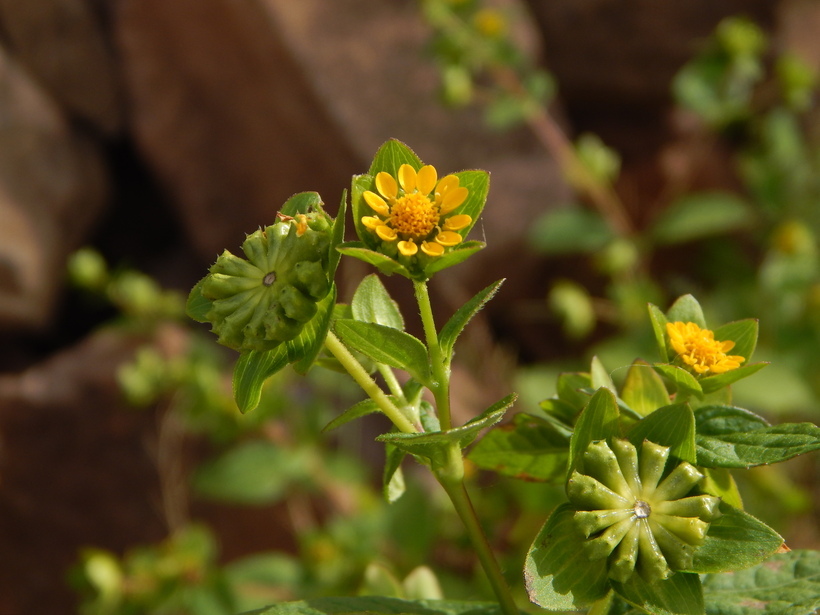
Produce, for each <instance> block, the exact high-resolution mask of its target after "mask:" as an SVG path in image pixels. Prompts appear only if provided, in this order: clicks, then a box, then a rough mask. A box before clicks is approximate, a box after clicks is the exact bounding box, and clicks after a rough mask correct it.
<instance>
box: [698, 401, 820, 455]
mask: <svg viewBox="0 0 820 615" xmlns="http://www.w3.org/2000/svg"><path fill="white" fill-rule="evenodd" d="M695 421H696V424H697V435H696V437H695V441H696V444H697V455H698V465H701V466H705V467H712V468H750V467H753V466H757V465H762V464H768V463H777V462H780V461H786V460H787V459H791V458H792V457H796V456H797V455H802V454H804V453H808V452H811V451H815V450H818V449H820V427H817V426H816V425H813V424H811V423H781V424H780V425H769V423H768V422H766V420H765V419H763V418H762V417H759V416H757V415H756V414H754V413H752V412H749V411H748V410H744V409H742V408H734V407H732V406H706V407H703V408H699V409H698V410H696V411H695Z"/></svg>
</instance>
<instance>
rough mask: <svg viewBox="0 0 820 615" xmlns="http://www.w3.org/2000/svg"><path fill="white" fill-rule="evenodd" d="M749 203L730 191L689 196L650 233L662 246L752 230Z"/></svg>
mask: <svg viewBox="0 0 820 615" xmlns="http://www.w3.org/2000/svg"><path fill="white" fill-rule="evenodd" d="M752 219H753V218H752V216H751V215H750V208H749V206H748V204H747V203H746V201H744V200H743V199H741V198H739V197H738V196H736V195H734V194H730V193H728V192H703V193H694V194H691V193H690V194H687V195H686V196H684V197H682V198H680V199H679V200H677V201H676V202H674V203H672V205H671V206H670V207H669V208H668V209H666V210H665V211H664V212H663V213H662V214H661V216H660V217H659V218H658V220H657V221H656V222H655V224H654V226H653V227H652V229H651V230H650V234H651V236H652V238H653V239H654V240H655V241H656V242H657V243H660V244H674V243H682V242H686V241H692V240H695V239H701V238H703V237H709V236H712V235H720V234H725V233H729V232H731V231H736V230H739V229H743V228H748V227H749V225H750V222H751V221H752Z"/></svg>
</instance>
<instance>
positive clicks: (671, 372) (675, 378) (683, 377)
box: [652, 363, 703, 397]
mask: <svg viewBox="0 0 820 615" xmlns="http://www.w3.org/2000/svg"><path fill="white" fill-rule="evenodd" d="M652 367H653V368H654V369H655V371H656V372H658V373H660V374H663V375H664V376H666V377H667V378H669V380H671V381H672V384H673V385H674V387H675V391H676V392H677V393H679V394H684V395H686V396H689V395H694V396H695V397H701V396H702V395H703V389H701V387H700V383H698V380H697V378H695V377H694V376H693V375H692V374H690V373H689V372H687V371H686V370H685V369H683V368H681V367H678V366H677V365H670V364H668V363H655V364H654V365H653V366H652Z"/></svg>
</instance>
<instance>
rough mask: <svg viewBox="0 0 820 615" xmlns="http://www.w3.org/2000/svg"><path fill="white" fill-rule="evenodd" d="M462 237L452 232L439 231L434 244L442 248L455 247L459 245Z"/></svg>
mask: <svg viewBox="0 0 820 615" xmlns="http://www.w3.org/2000/svg"><path fill="white" fill-rule="evenodd" d="M461 240H462V237H461V235H459V234H458V233H454V232H453V231H441V232H440V233H439V234H438V235H436V242H438V243H440V244H441V245H443V246H455V245H458V244H460V243H461Z"/></svg>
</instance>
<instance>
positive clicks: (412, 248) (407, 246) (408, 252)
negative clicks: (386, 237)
mask: <svg viewBox="0 0 820 615" xmlns="http://www.w3.org/2000/svg"><path fill="white" fill-rule="evenodd" d="M396 247H398V249H399V252H401V253H402V254H404V256H413V255H414V254H415V253H416V252H418V251H419V247H418V246H417V245H416V244H415V243H414V242H412V241H400V242H399V243H397V244H396Z"/></svg>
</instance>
